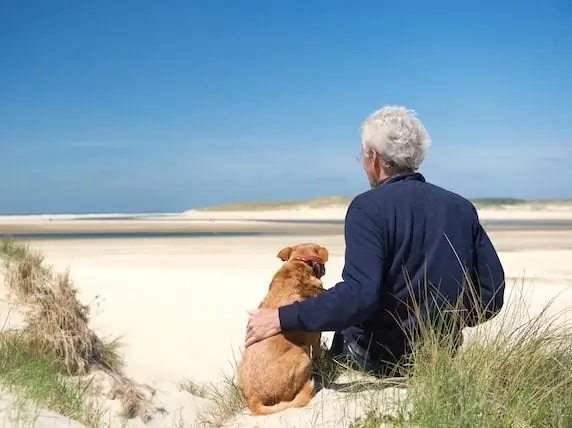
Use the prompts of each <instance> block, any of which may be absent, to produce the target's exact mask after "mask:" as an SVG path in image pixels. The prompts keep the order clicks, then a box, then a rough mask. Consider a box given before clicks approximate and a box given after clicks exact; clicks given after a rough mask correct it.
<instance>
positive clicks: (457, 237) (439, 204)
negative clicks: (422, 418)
mask: <svg viewBox="0 0 572 428" xmlns="http://www.w3.org/2000/svg"><path fill="white" fill-rule="evenodd" d="M344 234H345V241H346V253H345V265H344V269H343V272H342V278H343V281H342V282H340V283H338V284H337V285H336V286H335V287H332V288H330V289H328V290H327V291H326V292H324V293H322V294H321V295H319V296H317V297H314V298H311V299H309V300H306V301H303V302H296V303H293V304H291V305H288V306H283V307H281V308H280V309H279V316H280V325H281V328H282V330H283V331H287V330H302V331H341V332H342V333H343V335H344V336H345V338H346V340H348V341H351V342H354V343H357V344H358V345H361V347H362V348H366V349H369V351H370V355H371V356H372V357H374V358H382V357H383V354H384V352H386V351H383V349H382V348H388V349H387V350H390V351H391V352H392V353H403V352H404V348H403V344H404V342H406V340H405V339H406V337H405V333H404V327H406V328H409V327H414V325H416V324H418V323H419V321H420V320H418V319H417V318H418V316H416V315H415V314H414V313H412V311H411V309H410V308H411V306H412V305H413V302H416V306H419V307H420V308H422V312H421V317H423V318H426V317H427V316H432V315H434V314H435V313H437V311H438V309H439V308H440V307H442V306H443V305H446V304H447V303H449V304H451V305H455V306H458V299H459V296H460V295H461V291H462V290H465V293H464V294H465V297H464V298H462V299H461V300H462V301H463V302H464V303H463V305H464V306H465V309H466V310H467V311H471V310H473V311H474V310H476V309H478V312H479V313H481V314H482V312H483V310H485V312H486V313H487V317H486V319H490V318H492V317H493V316H495V315H496V314H497V313H498V311H500V309H501V307H502V305H503V297H504V271H503V268H502V265H501V263H500V260H499V258H498V255H497V253H496V251H495V249H494V247H493V245H492V243H491V241H490V240H489V238H488V236H487V234H486V232H485V231H484V230H483V228H482V226H481V224H480V222H479V218H478V215H477V212H476V210H475V207H474V206H473V204H472V203H471V202H470V201H468V200H466V199H464V198H462V197H461V196H459V195H457V194H455V193H452V192H449V191H447V190H445V189H442V188H440V187H438V186H435V185H433V184H430V183H427V182H426V181H425V179H424V177H423V176H422V175H421V174H419V173H408V174H401V175H397V176H393V177H391V178H389V179H387V180H385V181H383V182H382V183H380V184H379V185H378V186H377V187H376V188H374V189H371V190H369V191H367V192H365V193H362V194H360V195H358V196H357V197H356V198H355V199H354V200H353V201H352V203H351V204H350V206H349V208H348V211H347V215H346V220H345V231H344ZM467 277H469V278H470V279H471V283H472V284H473V289H472V290H474V291H473V292H472V294H471V293H469V292H468V285H467V284H468V282H467V281H466V278H467ZM475 293H476V295H477V296H478V298H476V299H475V298H474V296H475ZM471 295H472V297H471ZM476 306H480V307H478V308H476ZM425 309H426V310H425ZM426 320H427V319H425V320H423V321H426ZM479 320H481V321H482V320H483V318H482V315H481V318H479ZM476 322H477V321H476V320H474V319H471V318H470V317H468V318H467V319H466V324H468V325H474V324H475V323H476ZM375 343H377V344H378V345H379V346H378V345H375Z"/></svg>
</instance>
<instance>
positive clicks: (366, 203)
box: [349, 182, 476, 212]
mask: <svg viewBox="0 0 572 428" xmlns="http://www.w3.org/2000/svg"><path fill="white" fill-rule="evenodd" d="M405 184H406V185H405V186H387V187H377V188H373V189H369V190H366V191H365V192H362V193H360V194H359V195H357V196H356V197H354V198H353V199H352V201H351V203H350V205H349V207H350V208H359V209H361V210H364V211H370V210H375V211H376V210H378V209H379V208H380V207H383V208H388V207H391V206H394V205H396V204H398V205H399V204H401V203H404V202H405V201H407V200H408V199H410V198H412V199H413V200H414V202H415V203H417V202H418V201H417V200H416V199H417V197H418V196H420V195H421V194H423V195H431V199H433V200H437V201H439V203H441V204H445V205H455V206H456V207H458V208H463V209H465V210H467V211H472V212H476V208H475V206H474V205H473V203H472V202H471V201H470V200H469V199H467V198H465V197H463V196H461V195H459V194H458V193H455V192H453V191H451V190H447V189H445V188H443V187H440V186H438V185H436V184H433V183H430V182H422V183H419V182H415V183H411V184H414V186H410V185H409V183H405ZM410 192H411V193H410Z"/></svg>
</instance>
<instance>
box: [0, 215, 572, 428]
mask: <svg viewBox="0 0 572 428" xmlns="http://www.w3.org/2000/svg"><path fill="white" fill-rule="evenodd" d="M320 213H321V214H320V215H322V217H321V218H328V217H327V215H326V214H325V212H320ZM204 214H207V215H212V213H201V215H204ZM226 214H228V213H224V215H226ZM314 214H315V215H317V214H316V213H314ZM568 214H569V213H568ZM187 215H193V214H192V213H188V214H187ZM249 215H251V213H249ZM571 217H572V216H571ZM304 218H307V217H304ZM563 233H565V232H563ZM566 233H568V232H566ZM491 236H492V237H493V241H495V242H497V241H496V238H495V236H496V235H495V234H494V233H493V234H492V235H491ZM511 236H512V235H508V232H502V235H500V232H499V235H498V240H499V242H500V241H502V245H503V248H504V247H506V248H507V251H501V252H500V254H501V258H502V261H503V264H504V266H505V270H506V274H507V277H521V278H522V276H523V272H525V273H526V275H527V277H528V278H527V280H526V281H525V287H526V288H527V294H526V295H525V296H524V297H525V299H526V301H527V303H528V304H529V305H530V310H531V312H530V315H534V314H535V313H538V312H539V311H540V310H541V308H542V306H543V305H544V304H546V303H548V301H549V300H550V299H551V298H554V297H555V296H558V299H557V300H556V302H555V306H554V307H553V309H552V310H553V311H559V310H562V309H565V308H567V307H569V306H570V305H572V289H570V287H569V286H570V285H572V264H571V263H570V260H572V249H571V248H570V247H571V246H568V247H567V246H566V244H565V243H562V242H561V243H560V245H559V246H560V248H556V247H555V249H551V250H546V249H535V247H534V245H535V242H534V240H532V241H531V240H530V239H529V240H526V241H522V242H521V243H518V242H515V241H514V240H511V239H512V238H511ZM301 241H305V242H308V241H315V242H318V243H320V244H322V245H325V246H327V247H328V249H329V250H330V256H331V258H330V261H329V263H328V265H327V273H326V276H325V277H324V283H325V285H326V286H327V287H329V286H332V285H334V284H335V283H336V282H337V281H338V280H339V279H340V274H341V270H342V267H343V252H344V246H343V237H342V236H320V237H312V236H305V237H256V238H194V239H193V238H176V239H171V238H169V239H163V238H154V239H148V238H140V239H105V240H62V241H36V242H35V243H34V244H33V245H34V247H35V248H38V249H40V250H43V251H44V252H45V254H46V256H47V260H48V261H49V262H50V263H52V264H54V266H55V267H56V268H57V269H62V270H63V269H65V268H66V267H68V266H69V267H70V268H71V275H72V278H73V279H74V281H75V282H76V285H77V286H78V287H79V289H80V297H81V299H82V300H83V301H84V302H93V304H92V326H93V327H94V328H95V329H96V331H98V332H99V333H101V334H102V335H103V336H116V335H122V336H123V341H124V345H125V346H124V353H125V360H126V363H127V366H126V371H127V374H128V375H129V376H131V377H133V378H135V379H136V380H137V381H139V382H142V383H148V384H150V385H152V386H154V387H156V388H157V389H158V391H159V392H158V395H157V398H156V404H157V405H163V406H164V407H165V409H166V410H167V414H165V415H164V416H158V417H157V418H156V419H155V420H154V421H153V422H151V423H150V424H149V425H147V426H151V427H172V426H177V427H178V426H186V427H187V426H191V427H192V426H195V425H196V418H197V416H198V415H199V414H200V413H201V411H202V410H204V409H205V408H206V407H207V406H209V405H211V403H210V402H209V401H208V400H205V399H202V398H199V397H195V396H192V395H190V394H189V393H187V392H181V391H179V390H178V385H179V383H180V382H181V381H182V380H183V379H185V378H188V379H192V380H193V381H195V382H198V383H201V382H217V381H219V380H220V379H221V374H222V373H223V372H226V373H231V372H232V367H231V362H232V361H233V360H234V357H233V353H234V354H235V355H236V358H238V356H239V353H240V351H241V349H242V343H243V339H244V333H245V326H246V322H247V313H246V310H247V309H249V308H255V307H256V306H257V305H258V303H259V301H260V300H261V299H262V297H263V296H264V294H265V293H266V290H267V287H268V283H269V281H270V278H271V276H272V275H273V273H274V272H275V271H276V270H277V269H278V268H279V266H280V263H281V262H280V260H279V259H278V258H277V257H276V254H277V252H278V251H279V250H280V249H281V248H282V247H284V246H286V245H289V244H295V243H297V242H301ZM568 242H572V239H571V240H569V241H568ZM508 247H511V248H508ZM531 283H534V287H531V286H530V285H531ZM512 288H513V287H510V288H509V291H508V292H507V293H509V294H510V293H511V291H510V290H511V289H512ZM515 297H517V296H515V294H513V295H512V297H510V298H509V299H508V300H509V305H508V306H510V304H511V303H510V302H512V303H514V301H515ZM6 315H7V307H6V303H3V304H2V305H0V317H1V318H2V320H3V319H4V318H5V316H6ZM12 316H13V317H15V316H17V314H15V315H14V314H13V315H12ZM17 321H18V320H17V319H16V318H12V322H17ZM326 337H327V338H328V340H329V338H331V334H326ZM400 393H402V392H401V391H400V390H393V389H387V390H385V391H383V392H379V391H375V392H373V394H375V397H376V400H381V399H383V398H384V397H385V398H387V399H388V400H390V399H391V396H392V394H400ZM371 394H372V392H369V393H362V394H361V395H355V394H347V393H342V392H336V391H334V390H323V391H321V392H319V394H318V396H317V397H316V398H315V399H314V400H313V402H312V403H311V405H310V406H308V407H307V408H304V409H296V410H288V411H286V412H283V413H281V414H278V415H273V416H270V417H258V418H254V417H251V416H249V415H248V414H246V412H245V413H244V414H242V415H239V416H238V418H237V419H235V420H233V421H229V426H236V427H254V426H260V427H266V426H268V427H278V426H291V427H305V426H320V427H344V426H348V425H349V423H350V422H351V421H352V420H354V419H355V418H356V417H357V416H359V415H361V414H362V413H363V408H364V403H366V402H370V401H369V400H371ZM3 400H4V401H6V400H8V402H9V398H6V397H3ZM4 401H1V402H0V403H1V404H2V405H4V404H3V403H4ZM48 419H49V418H48ZM50 420H51V421H53V422H54V425H41V426H42V427H44V426H45V427H47V426H58V427H61V428H63V427H64V426H72V425H69V421H67V419H65V418H60V419H50ZM180 421H184V423H185V425H180ZM56 422H57V425H56V424H55V423H56ZM110 422H111V425H112V426H119V420H116V419H112V420H111V421H110ZM2 426H9V425H2ZM38 426H40V425H38ZM73 426H77V425H73ZM128 426H145V425H144V424H143V423H142V422H141V421H140V420H132V421H130V422H129V424H128Z"/></svg>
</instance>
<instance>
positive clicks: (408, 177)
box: [375, 172, 425, 187]
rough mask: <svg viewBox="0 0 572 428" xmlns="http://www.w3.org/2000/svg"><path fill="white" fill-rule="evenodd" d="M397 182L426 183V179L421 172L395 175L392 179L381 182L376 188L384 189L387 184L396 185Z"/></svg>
mask: <svg viewBox="0 0 572 428" xmlns="http://www.w3.org/2000/svg"><path fill="white" fill-rule="evenodd" d="M396 181H421V182H425V177H423V174H421V173H420V172H404V173H401V174H395V175H392V176H391V177H388V178H386V179H385V180H381V181H380V182H379V183H377V186H375V187H382V186H385V185H386V184H390V183H395V182H396Z"/></svg>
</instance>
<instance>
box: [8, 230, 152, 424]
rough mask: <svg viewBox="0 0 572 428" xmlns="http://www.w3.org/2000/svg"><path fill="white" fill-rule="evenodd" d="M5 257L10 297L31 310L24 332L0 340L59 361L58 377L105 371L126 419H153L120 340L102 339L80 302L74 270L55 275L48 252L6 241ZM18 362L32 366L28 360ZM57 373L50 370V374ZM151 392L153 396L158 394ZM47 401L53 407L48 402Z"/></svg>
mask: <svg viewBox="0 0 572 428" xmlns="http://www.w3.org/2000/svg"><path fill="white" fill-rule="evenodd" d="M0 258H1V259H2V261H3V262H4V266H3V267H4V281H5V284H6V285H7V288H8V291H9V293H10V295H11V296H12V297H13V298H14V300H15V301H16V302H17V303H18V304H20V305H23V306H25V307H26V308H27V311H26V321H25V326H24V328H23V329H22V330H20V331H8V332H1V333H0V339H2V340H9V341H12V343H13V346H16V347H18V346H21V347H25V349H33V350H34V352H35V354H34V355H36V354H37V355H43V357H44V358H45V359H46V361H48V360H49V361H56V362H57V364H56V365H54V366H53V368H54V370H55V368H57V369H58V370H57V372H58V376H61V375H66V376H68V377H69V376H83V375H86V374H89V373H90V372H92V371H94V370H101V371H103V372H105V373H106V374H108V375H109V376H111V377H112V379H113V380H114V387H113V391H112V393H113V395H114V397H115V398H118V399H119V400H120V401H121V405H122V415H123V416H124V417H126V418H132V417H135V416H141V417H142V419H143V420H148V419H149V418H150V415H149V409H148V408H147V404H148V403H149V401H150V398H149V397H148V395H147V394H145V393H144V392H143V391H142V388H141V386H140V385H136V384H135V382H134V381H132V380H131V379H129V378H127V377H126V376H124V375H123V374H122V372H121V370H122V367H123V359H122V357H121V355H120V353H119V350H120V346H121V342H120V340H119V338H116V339H113V340H111V341H105V340H102V339H101V338H100V337H99V336H98V335H97V334H96V333H95V332H94V331H93V330H92V329H91V328H90V327H89V307H88V306H86V305H83V304H81V302H80V301H79V300H78V298H77V289H76V288H75V286H74V284H73V282H72V280H71V278H70V275H69V271H67V270H66V271H65V272H64V273H58V272H54V270H53V269H52V267H51V266H49V265H47V264H46V263H45V261H44V256H43V254H42V253H40V252H38V251H34V250H32V249H31V248H30V247H29V246H28V245H27V244H25V243H21V242H17V241H14V240H10V239H5V240H3V241H2V242H1V244H0ZM14 338H17V340H16V341H14ZM21 355H23V356H25V355H31V354H29V353H26V352H24V353H22V354H21ZM18 361H20V363H22V364H25V363H26V361H25V359H19V360H18ZM54 370H52V371H49V372H47V373H48V375H49V374H53V373H54ZM54 382H56V381H55V380H54ZM16 389H17V388H16ZM148 390H149V391H151V396H152V395H153V394H154V391H152V390H151V389H150V388H148ZM40 391H42V390H40ZM84 392H85V391H84ZM44 401H47V402H48V404H50V403H51V401H50V400H48V399H46V400H44ZM53 410H56V411H57V409H53ZM63 410H66V408H64V409H63ZM63 414H64V415H66V416H70V414H69V413H63Z"/></svg>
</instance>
